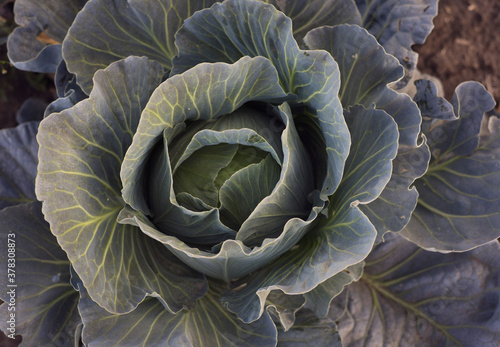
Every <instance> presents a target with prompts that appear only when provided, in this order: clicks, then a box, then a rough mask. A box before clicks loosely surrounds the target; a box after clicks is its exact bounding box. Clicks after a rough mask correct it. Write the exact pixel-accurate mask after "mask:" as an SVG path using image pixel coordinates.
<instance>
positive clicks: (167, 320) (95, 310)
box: [79, 290, 276, 347]
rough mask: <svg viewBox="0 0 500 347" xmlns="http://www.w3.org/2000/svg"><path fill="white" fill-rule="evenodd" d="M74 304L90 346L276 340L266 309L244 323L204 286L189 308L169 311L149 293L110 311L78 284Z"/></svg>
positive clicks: (268, 343) (259, 343)
mask: <svg viewBox="0 0 500 347" xmlns="http://www.w3.org/2000/svg"><path fill="white" fill-rule="evenodd" d="M81 295H82V299H81V300H80V304H79V309H80V312H81V314H82V319H83V322H84V324H85V326H84V329H83V342H84V343H86V344H88V345H89V346H124V347H125V346H130V347H133V346H172V347H176V346H193V347H204V346H208V345H210V346H218V347H222V346H248V347H251V346H263V347H264V346H275V345H276V327H275V325H274V323H273V322H272V320H271V318H270V317H269V315H267V314H265V315H264V316H263V317H262V318H261V319H260V320H258V321H257V322H254V323H252V324H245V323H243V322H242V321H241V320H239V319H238V318H237V317H236V316H235V315H233V314H231V313H229V312H227V310H226V309H225V308H224V307H222V306H221V304H220V303H219V301H218V298H217V296H216V295H215V294H214V293H213V292H211V291H209V292H208V293H207V294H206V295H205V296H203V298H201V299H200V300H198V301H197V302H196V305H195V307H194V308H192V309H190V310H188V311H182V312H180V313H177V314H171V313H169V312H168V311H166V310H165V308H164V307H163V305H162V304H161V303H160V302H159V301H158V300H156V299H154V298H149V299H146V300H145V301H144V302H143V303H141V304H140V305H139V306H138V307H137V308H136V309H135V310H134V311H132V312H130V313H128V314H125V315H115V314H111V313H109V312H107V311H105V310H103V309H102V308H101V307H99V306H98V305H96V304H95V303H94V302H93V301H92V300H91V299H90V298H89V296H88V295H87V293H86V292H85V290H81Z"/></svg>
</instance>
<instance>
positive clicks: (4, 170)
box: [0, 122, 39, 210]
mask: <svg viewBox="0 0 500 347" xmlns="http://www.w3.org/2000/svg"><path fill="white" fill-rule="evenodd" d="M38 124H39V122H27V123H24V124H21V125H19V126H17V127H16V128H11V129H2V130H0V210H1V209H3V208H5V207H7V206H13V205H17V204H22V203H27V202H32V201H35V200H36V196H35V177H36V166H37V164H38V158H37V154H38V143H37V142H36V132H37V129H38Z"/></svg>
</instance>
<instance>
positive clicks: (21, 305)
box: [0, 202, 80, 346]
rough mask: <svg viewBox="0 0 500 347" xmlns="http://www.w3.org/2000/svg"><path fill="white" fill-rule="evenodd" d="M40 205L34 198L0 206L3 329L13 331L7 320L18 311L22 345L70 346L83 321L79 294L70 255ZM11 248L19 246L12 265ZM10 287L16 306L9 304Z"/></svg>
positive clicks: (16, 321)
mask: <svg viewBox="0 0 500 347" xmlns="http://www.w3.org/2000/svg"><path fill="white" fill-rule="evenodd" d="M41 205H42V204H41V203H40V202H32V203H28V204H21V205H17V206H12V207H7V208H5V209H3V210H2V211H0V242H1V244H2V248H1V250H0V265H1V266H2V269H3V270H2V277H1V278H0V285H1V286H2V292H1V294H0V298H1V299H2V300H3V301H5V303H3V304H2V305H1V306H0V316H1V317H2V319H1V321H0V329H1V330H2V331H3V332H5V333H6V334H10V333H11V332H9V331H8V330H7V328H8V327H9V326H10V324H9V323H8V320H9V319H10V314H11V313H14V314H15V328H16V334H20V335H22V336H23V342H22V344H21V346H49V345H50V346H69V345H72V344H73V343H74V340H75V331H76V328H77V325H78V324H80V315H79V314H78V309H77V304H78V297H79V295H78V292H77V291H75V290H74V288H73V287H72V286H71V284H70V277H71V276H70V262H69V260H68V257H67V256H66V254H65V253H64V251H63V250H62V249H61V247H60V246H59V245H58V243H57V240H56V238H55V237H54V235H52V233H51V232H50V227H49V225H48V223H47V222H46V221H45V220H44V217H43V214H42V211H41V208H42V206H41ZM11 244H14V246H11ZM7 247H12V248H14V249H15V267H13V268H10V267H9V268H8V267H7V264H14V263H11V262H8V259H13V258H12V257H11V256H10V254H8V253H7V252H8V248H7ZM8 269H10V270H13V271H8ZM4 271H5V272H4ZM8 274H13V275H14V276H12V277H11V276H10V275H8ZM9 279H13V280H14V282H10V281H9ZM13 284H14V285H15V286H12V285H13ZM11 290H13V291H15V297H14V303H15V305H9V304H10V303H11V297H12V296H11V294H10V292H9V291H11ZM12 308H14V310H12Z"/></svg>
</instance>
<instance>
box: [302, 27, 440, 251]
mask: <svg viewBox="0 0 500 347" xmlns="http://www.w3.org/2000/svg"><path fill="white" fill-rule="evenodd" d="M304 40H305V42H306V44H307V45H308V47H310V48H314V49H324V50H326V51H328V52H329V53H330V54H332V56H333V57H334V59H335V60H336V61H337V62H338V64H339V69H340V75H341V79H342V84H341V88H340V93H339V95H340V97H341V100H342V105H343V107H344V108H347V107H348V106H352V105H356V104H362V105H364V106H365V107H371V105H372V104H375V107H376V108H377V109H381V110H384V111H386V112H387V113H388V114H389V115H391V116H392V117H393V118H394V120H395V121H396V123H397V124H398V129H399V134H400V136H399V145H400V146H399V150H398V151H399V153H398V156H397V157H396V159H395V160H394V166H393V173H392V176H391V180H390V181H389V183H388V184H387V186H386V189H385V190H384V191H383V192H382V194H381V195H380V197H379V198H378V199H376V200H374V201H373V202H372V203H370V204H368V205H363V206H361V209H362V211H363V212H364V213H365V214H366V215H367V216H368V217H369V218H370V221H371V222H372V223H373V224H374V225H375V227H376V228H377V232H378V240H377V242H380V241H381V240H382V236H383V235H384V233H386V232H387V231H400V230H401V229H403V228H404V226H406V224H407V223H408V222H409V220H410V216H411V213H412V211H413V210H414V209H415V205H416V202H417V196H418V194H417V191H416V189H415V188H410V186H411V185H412V184H413V182H414V181H415V179H416V178H418V177H420V176H421V175H423V174H424V172H425V170H426V169H427V165H428V162H429V156H430V154H429V150H428V147H427V145H426V144H425V142H422V143H420V144H419V143H418V141H417V140H418V133H419V131H420V122H421V116H420V112H419V110H418V107H417V105H416V104H415V103H414V102H412V100H411V99H410V98H409V97H408V96H407V95H404V94H398V93H397V92H395V91H393V90H392V89H390V88H389V87H388V86H387V85H388V84H389V83H391V82H394V81H396V80H398V79H399V78H400V77H401V76H402V74H403V70H402V68H401V65H400V64H399V63H398V62H397V60H396V59H395V58H394V57H393V56H391V55H389V54H387V53H385V50H384V49H383V47H382V46H380V44H379V43H378V42H377V40H376V39H375V38H374V37H373V36H372V35H370V34H369V33H368V32H367V31H366V30H365V29H363V28H360V27H357V26H353V25H339V26H336V27H333V28H330V27H323V28H318V29H315V30H312V31H311V32H309V33H308V34H307V35H306V37H305V39H304Z"/></svg>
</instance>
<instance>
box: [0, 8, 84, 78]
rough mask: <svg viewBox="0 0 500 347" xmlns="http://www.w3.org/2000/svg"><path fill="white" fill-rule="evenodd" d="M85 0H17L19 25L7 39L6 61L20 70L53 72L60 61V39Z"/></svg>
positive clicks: (16, 12)
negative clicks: (8, 60) (7, 57)
mask: <svg viewBox="0 0 500 347" xmlns="http://www.w3.org/2000/svg"><path fill="white" fill-rule="evenodd" d="M86 2H87V0H44V1H37V0H17V1H16V2H15V4H14V15H15V21H16V23H17V24H18V25H19V27H17V28H16V29H15V30H14V31H13V32H12V34H11V35H10V36H9V40H8V42H7V48H8V54H9V59H10V61H11V62H12V63H13V64H14V66H15V67H16V68H18V69H21V70H27V71H34V72H55V71H56V69H57V65H58V64H59V62H60V61H61V59H62V57H61V42H62V41H63V39H64V37H65V36H66V33H67V32H68V29H69V27H70V26H71V23H73V20H74V19H75V17H76V14H77V13H78V11H80V9H81V8H82V7H83V6H84V5H85V3H86Z"/></svg>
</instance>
